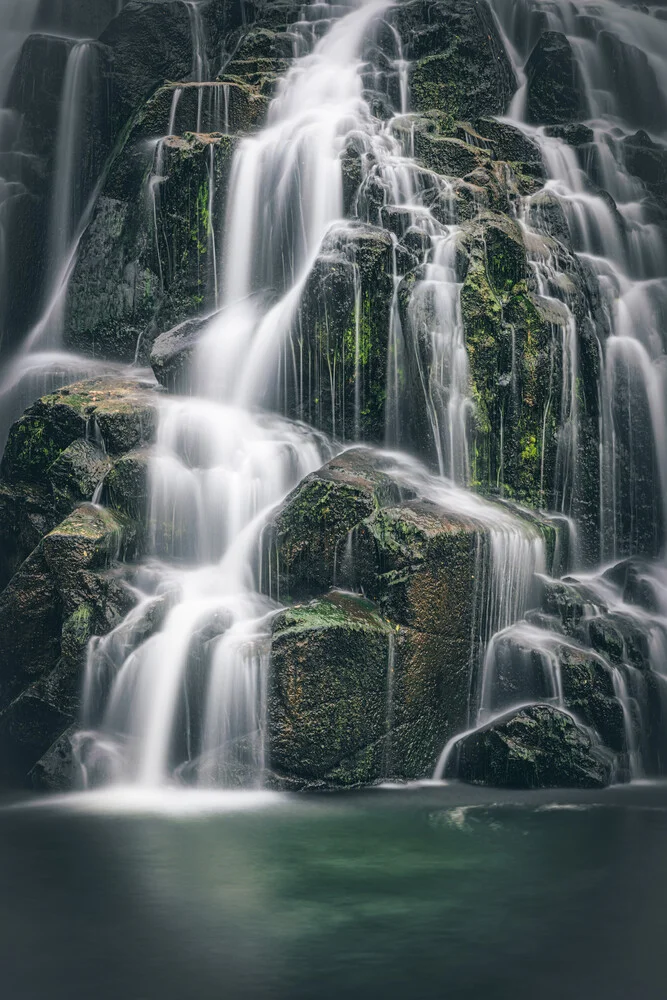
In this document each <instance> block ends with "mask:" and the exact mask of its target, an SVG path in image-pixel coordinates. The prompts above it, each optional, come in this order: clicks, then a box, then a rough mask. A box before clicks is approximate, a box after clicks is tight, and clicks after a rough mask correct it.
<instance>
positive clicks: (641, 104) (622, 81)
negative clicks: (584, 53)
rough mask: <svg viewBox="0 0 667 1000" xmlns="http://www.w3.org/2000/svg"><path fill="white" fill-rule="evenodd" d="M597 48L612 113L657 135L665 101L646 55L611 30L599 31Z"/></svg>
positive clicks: (666, 115) (665, 110) (663, 118)
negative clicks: (611, 94) (610, 96)
mask: <svg viewBox="0 0 667 1000" xmlns="http://www.w3.org/2000/svg"><path fill="white" fill-rule="evenodd" d="M597 45H598V49H599V52H600V56H601V61H602V65H603V66H604V68H605V73H606V75H607V80H608V86H609V90H610V91H611V92H612V93H613V94H614V98H615V112H616V114H618V115H619V116H620V117H621V118H623V119H625V121H627V122H628V123H629V124H631V125H633V126H634V127H639V128H644V129H650V130H651V131H654V132H657V133H660V132H661V131H662V130H663V129H664V123H665V121H666V120H667V101H665V97H664V93H663V90H662V88H661V87H660V85H659V83H658V79H657V77H656V73H655V69H654V67H653V65H652V63H651V62H649V59H648V56H647V55H646V53H645V52H642V51H641V49H639V48H637V46H636V45H631V44H630V43H629V42H627V41H625V40H623V39H621V38H619V37H618V35H616V34H614V33H613V32H611V31H601V32H600V33H599V35H598V38H597Z"/></svg>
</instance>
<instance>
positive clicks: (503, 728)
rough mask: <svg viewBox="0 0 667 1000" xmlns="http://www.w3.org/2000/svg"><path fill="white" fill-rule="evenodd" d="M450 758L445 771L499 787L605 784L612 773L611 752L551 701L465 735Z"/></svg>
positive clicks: (480, 783) (584, 786) (471, 780)
mask: <svg viewBox="0 0 667 1000" xmlns="http://www.w3.org/2000/svg"><path fill="white" fill-rule="evenodd" d="M450 762H451V763H450V768H451V770H446V771H445V776H450V777H451V776H452V775H458V777H460V778H461V779H462V780H463V781H467V782H470V783H471V784H475V785H493V786H495V787H498V788H604V787H605V786H606V785H608V784H609V783H610V781H611V778H612V762H611V757H610V756H609V755H607V754H605V753H604V752H603V751H600V750H599V749H597V748H596V747H595V745H594V744H593V742H592V740H591V737H590V736H589V735H588V733H587V732H586V731H585V730H584V729H582V728H581V726H578V725H577V724H576V723H575V722H574V721H573V719H572V718H571V717H570V716H568V715H565V714H563V713H562V712H559V711H557V710H556V709H554V708H551V707H550V706H548V705H534V706H531V707H529V708H523V709H521V710H520V711H518V712H515V713H513V714H511V715H509V716H505V717H504V718H502V719H498V721H497V722H494V723H492V724H491V725H489V726H486V727H484V728H483V729H478V730H477V731H476V732H475V733H472V734H471V735H470V736H465V737H463V739H461V740H460V741H459V742H458V743H457V744H456V745H455V747H454V749H453V751H452V754H451V756H450Z"/></svg>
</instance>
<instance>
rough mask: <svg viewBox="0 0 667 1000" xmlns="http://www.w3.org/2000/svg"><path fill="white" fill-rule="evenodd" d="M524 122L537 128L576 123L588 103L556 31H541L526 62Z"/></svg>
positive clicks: (576, 70) (565, 42) (564, 41)
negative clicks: (542, 32) (526, 86)
mask: <svg viewBox="0 0 667 1000" xmlns="http://www.w3.org/2000/svg"><path fill="white" fill-rule="evenodd" d="M526 77H527V79H528V97H527V115H528V120H529V121H531V122H537V123H539V124H541V125H556V124H558V123H560V122H576V121H580V120H581V119H582V118H586V117H587V112H588V104H587V100H586V94H585V88H584V83H583V80H582V78H581V71H580V69H579V65H578V63H577V61H576V60H575V58H574V54H573V52H572V46H571V44H570V42H569V41H568V39H567V38H566V37H565V35H562V34H561V33H560V32H558V31H545V32H544V34H543V35H542V36H541V37H540V40H539V41H538V43H537V45H536V46H535V48H534V49H533V51H532V52H531V54H530V58H529V60H528V62H527V63H526Z"/></svg>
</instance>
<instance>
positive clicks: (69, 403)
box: [0, 378, 155, 492]
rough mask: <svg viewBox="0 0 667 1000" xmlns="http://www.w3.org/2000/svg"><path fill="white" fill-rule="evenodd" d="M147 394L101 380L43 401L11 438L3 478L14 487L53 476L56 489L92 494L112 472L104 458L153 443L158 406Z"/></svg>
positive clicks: (69, 388)
mask: <svg viewBox="0 0 667 1000" xmlns="http://www.w3.org/2000/svg"><path fill="white" fill-rule="evenodd" d="M147 389H148V387H147V385H146V384H145V383H144V384H143V385H142V384H141V383H139V382H134V381H131V380H119V379H106V378H98V379H91V380H89V381H85V382H75V383H73V384H72V385H69V386H66V387H65V388H63V389H60V390H59V391H57V392H55V393H51V394H50V395H48V396H42V398H41V399H39V400H37V402H36V403H34V404H33V405H32V406H31V407H30V408H29V409H28V410H27V411H26V412H25V414H24V415H23V416H22V417H21V418H20V419H19V420H17V421H16V423H15V424H14V425H13V426H12V428H11V430H10V432H9V437H8V439H7V445H6V447H5V453H4V456H3V459H2V465H1V466H0V470H1V473H2V477H3V478H4V479H5V480H7V481H8V482H11V483H14V482H35V481H36V482H39V481H43V480H44V478H51V476H52V477H53V482H54V486H56V487H58V486H60V487H61V488H62V487H64V486H65V485H67V488H71V489H76V488H77V485H78V486H79V487H80V488H81V490H82V491H83V490H85V491H86V492H87V491H88V490H89V487H90V485H91V484H92V483H97V482H99V481H100V480H101V479H102V478H103V476H104V474H105V471H106V470H107V469H108V463H107V460H106V459H105V458H104V454H105V453H106V454H109V455H118V454H121V453H123V452H124V451H128V450H129V449H130V448H133V447H135V446H136V445H138V444H140V443H142V442H145V441H149V440H151V438H152V436H153V433H154V429H155V403H154V399H153V398H151V393H150V391H147ZM75 442H78V443H77V444H76V445H75ZM86 442H88V443H89V445H90V447H87V445H86Z"/></svg>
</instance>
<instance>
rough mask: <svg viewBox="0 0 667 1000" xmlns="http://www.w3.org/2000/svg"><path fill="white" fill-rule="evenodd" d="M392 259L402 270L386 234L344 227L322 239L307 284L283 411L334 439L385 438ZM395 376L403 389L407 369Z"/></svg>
mask: <svg viewBox="0 0 667 1000" xmlns="http://www.w3.org/2000/svg"><path fill="white" fill-rule="evenodd" d="M402 253H403V256H401V254H402ZM397 254H398V256H399V257H400V261H401V264H403V266H405V260H404V257H405V252H402V251H401V250H400V249H399V250H396V248H395V245H394V240H393V239H392V237H391V234H390V233H389V232H387V231H386V230H383V229H380V228H378V227H375V226H366V225H360V224H358V223H357V224H350V225H349V226H345V227H344V228H340V229H336V230H334V231H333V232H332V233H331V234H330V235H329V236H328V237H327V239H326V240H325V243H324V245H323V247H322V252H321V254H320V255H319V257H318V259H317V260H316V262H315V264H314V267H313V269H312V271H311V273H310V276H309V278H308V281H307V283H306V287H305V289H304V293H303V296H302V301H301V306H300V309H299V313H298V316H297V320H296V323H295V327H294V330H293V332H292V348H291V351H292V355H293V356H294V357H295V359H297V360H296V366H294V365H289V366H287V369H286V371H285V373H284V378H283V388H282V391H283V393H284V394H285V398H284V400H283V403H284V409H285V410H286V412H287V413H288V414H289V415H291V416H295V417H297V418H299V419H302V420H305V421H306V422H308V423H310V424H312V425H314V426H315V427H317V428H319V429H321V430H323V431H325V432H327V433H328V434H330V435H332V436H333V437H335V438H339V439H343V440H345V439H347V440H357V441H360V440H361V441H368V442H372V443H381V442H382V441H383V440H384V437H385V426H386V418H387V411H386V406H387V381H388V373H389V371H390V369H392V366H397V365H399V364H400V359H399V358H398V357H397V346H396V345H392V343H390V342H389V340H390V338H389V331H390V328H391V316H392V304H393V291H394V272H395V260H396V255H397ZM408 266H409V258H408ZM392 370H393V369H392ZM396 377H397V378H399V379H401V380H402V381H403V383H404V388H406V389H407V386H408V383H409V379H410V374H409V372H408V371H407V370H406V369H404V368H403V369H402V370H401V371H400V372H397V375H396Z"/></svg>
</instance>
